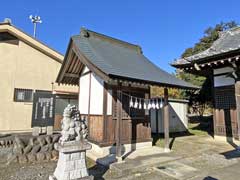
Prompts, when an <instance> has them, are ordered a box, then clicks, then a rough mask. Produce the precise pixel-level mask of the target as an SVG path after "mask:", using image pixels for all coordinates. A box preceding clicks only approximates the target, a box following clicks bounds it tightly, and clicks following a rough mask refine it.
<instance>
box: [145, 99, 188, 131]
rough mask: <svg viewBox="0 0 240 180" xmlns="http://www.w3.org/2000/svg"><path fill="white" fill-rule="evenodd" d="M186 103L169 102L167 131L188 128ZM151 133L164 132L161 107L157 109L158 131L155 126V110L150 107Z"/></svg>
mask: <svg viewBox="0 0 240 180" xmlns="http://www.w3.org/2000/svg"><path fill="white" fill-rule="evenodd" d="M187 107H188V105H187V103H182V102H170V103H169V132H183V131H186V130H187V128H188V117H187ZM150 113H151V129H152V133H164V123H163V122H164V119H163V118H164V114H163V108H162V109H159V110H158V132H157V127H156V110H155V109H151V110H150Z"/></svg>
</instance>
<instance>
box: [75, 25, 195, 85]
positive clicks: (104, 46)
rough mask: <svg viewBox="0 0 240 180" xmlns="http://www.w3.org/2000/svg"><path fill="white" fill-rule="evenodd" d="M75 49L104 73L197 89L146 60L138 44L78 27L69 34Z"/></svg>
mask: <svg viewBox="0 0 240 180" xmlns="http://www.w3.org/2000/svg"><path fill="white" fill-rule="evenodd" d="M72 42H73V43H74V44H75V45H76V46H77V47H78V49H79V51H80V52H81V53H83V54H84V56H85V57H86V58H87V59H88V60H89V61H91V63H92V64H94V65H95V66H96V67H97V68H98V69H100V70H101V71H102V72H104V73H105V74H106V75H108V76H110V77H111V76H115V77H124V78H131V79H136V80H142V81H147V82H150V83H156V84H162V85H169V86H175V87H185V88H197V87H196V86H194V85H192V84H190V83H187V82H185V81H182V80H180V79H178V78H176V77H175V76H174V75H171V74H169V73H167V72H166V71H164V70H162V69H160V68H159V67H157V66H156V65H154V64H153V63H152V62H151V61H150V60H148V59H147V58H146V57H145V56H144V55H143V54H142V51H141V48H140V47H139V46H138V45H133V44H130V43H127V42H124V41H121V40H117V39H115V38H112V37H109V36H106V35H102V34H99V33H96V32H93V31H90V30H87V29H82V31H81V33H80V35H76V36H73V37H72Z"/></svg>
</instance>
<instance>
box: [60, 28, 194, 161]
mask: <svg viewBox="0 0 240 180" xmlns="http://www.w3.org/2000/svg"><path fill="white" fill-rule="evenodd" d="M57 82H58V83H62V84H70V85H79V110H80V113H81V115H82V116H84V117H85V118H87V120H88V127H89V137H88V139H89V141H91V142H92V143H93V150H95V153H96V154H97V156H98V157H101V156H105V155H107V154H109V153H111V150H113V151H114V149H115V145H116V146H117V155H118V156H120V154H121V150H119V148H118V147H119V146H121V145H122V144H125V145H126V146H124V147H125V148H126V149H125V150H127V148H128V147H129V146H127V145H133V144H134V145H135V148H138V147H142V146H152V137H151V124H150V122H151V121H150V114H149V112H150V111H149V110H145V109H143V108H142V109H134V108H131V107H129V106H130V105H129V104H130V103H129V101H130V98H129V97H130V96H134V97H138V98H139V99H140V98H142V99H149V98H150V85H157V86H163V87H174V88H186V89H196V87H195V86H193V85H191V84H189V83H187V82H184V81H181V80H179V79H177V78H175V77H174V76H172V75H170V74H168V73H167V72H165V71H163V70H161V69H159V68H158V67H157V66H155V65H154V64H153V63H152V62H150V61H149V60H148V59H147V58H146V57H145V56H144V55H143V53H142V49H141V47H139V46H138V45H134V44H130V43H128V42H124V41H121V40H118V39H115V38H112V37H109V36H106V35H103V34H100V33H96V32H93V31H90V30H87V29H81V33H80V34H79V35H76V36H72V37H71V39H70V42H69V45H68V49H67V52H66V55H65V58H64V62H63V65H62V67H61V69H60V72H59V74H58V78H57ZM165 95H166V96H165V97H166V98H165V105H167V88H165ZM166 110H167V109H166ZM165 115H166V117H167V116H168V113H165ZM165 119H168V118H165ZM167 123H168V122H166V123H165V134H167V135H166V137H168V124H167ZM131 148H132V147H131Z"/></svg>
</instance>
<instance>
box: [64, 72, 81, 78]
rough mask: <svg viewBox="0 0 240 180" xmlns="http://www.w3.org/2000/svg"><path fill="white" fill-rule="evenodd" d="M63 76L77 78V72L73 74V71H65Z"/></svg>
mask: <svg viewBox="0 0 240 180" xmlns="http://www.w3.org/2000/svg"><path fill="white" fill-rule="evenodd" d="M64 76H65V77H72V78H79V75H78V74H73V73H65V74H64Z"/></svg>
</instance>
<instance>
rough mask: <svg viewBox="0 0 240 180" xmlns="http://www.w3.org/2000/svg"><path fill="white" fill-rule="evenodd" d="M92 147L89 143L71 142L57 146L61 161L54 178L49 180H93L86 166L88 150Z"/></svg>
mask: <svg viewBox="0 0 240 180" xmlns="http://www.w3.org/2000/svg"><path fill="white" fill-rule="evenodd" d="M91 148H92V146H91V144H89V143H88V142H87V141H85V140H84V141H69V142H64V143H63V144H57V149H58V151H59V159H58V163H57V167H56V169H55V172H54V174H53V176H50V177H49V180H53V179H57V180H78V179H93V177H92V176H89V174H88V170H87V166H86V150H89V149H91Z"/></svg>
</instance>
